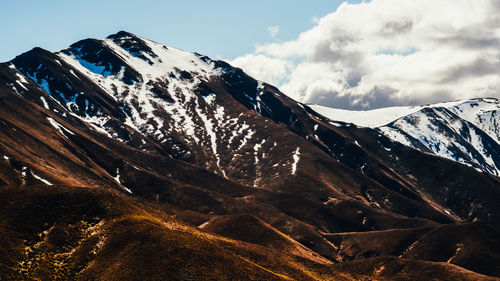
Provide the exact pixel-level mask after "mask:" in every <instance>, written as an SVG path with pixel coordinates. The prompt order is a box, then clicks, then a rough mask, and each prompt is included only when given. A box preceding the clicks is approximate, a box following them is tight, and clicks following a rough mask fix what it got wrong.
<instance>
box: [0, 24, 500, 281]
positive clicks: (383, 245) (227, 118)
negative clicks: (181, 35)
mask: <svg viewBox="0 0 500 281" xmlns="http://www.w3.org/2000/svg"><path fill="white" fill-rule="evenodd" d="M483 101H484V102H490V101H491V102H493V103H494V101H492V100H483ZM481 104H482V103H481ZM481 107H482V105H481ZM0 108H1V110H0V128H1V130H0V155H3V161H1V163H0V166H1V169H0V185H1V190H0V193H2V194H3V195H2V196H1V197H0V198H1V200H3V201H2V202H3V203H2V206H5V207H4V208H3V209H1V210H0V216H2V223H1V224H0V229H2V234H3V237H5V238H4V240H0V242H1V243H0V245H1V247H0V251H2V252H3V253H4V255H1V256H2V257H5V258H3V259H0V274H1V276H2V277H5V279H23V278H24V279H55V278H61V279H68V280H74V279H81V280H89V279H102V278H104V279H111V280H114V279H117V280H121V279H127V278H128V279H144V278H146V277H145V276H148V277H147V278H146V279H168V278H170V279H175V280H185V279H188V278H192V279H197V280H198V279H199V280H204V279H206V280H274V279H276V280H282V279H296V280H325V279H328V280H365V279H366V278H371V279H389V280H390V279H403V280H428V279H432V278H437V279H443V280H456V279H462V280H488V279H491V280H493V279H492V278H494V277H488V276H496V277H498V276H500V269H499V268H498V263H499V260H500V254H499V253H500V249H499V248H498V245H499V243H498V237H500V236H499V235H498V232H499V231H500V230H499V229H498V225H500V224H498V222H499V221H500V219H499V214H500V210H499V205H498V199H499V198H500V178H499V177H497V176H495V171H497V169H498V165H497V162H495V161H498V157H497V156H495V155H496V154H494V153H498V150H496V147H497V146H498V142H497V141H498V139H497V140H494V139H493V136H492V135H491V132H496V131H495V130H496V129H495V128H498V126H497V125H495V126H497V127H491V126H490V125H485V126H482V125H480V124H478V123H477V122H476V121H477V120H476V119H474V118H475V117H474V118H473V117H470V116H473V114H476V115H478V114H479V113H478V112H479V111H477V112H476V113H470V114H469V113H463V114H464V115H460V114H459V111H460V110H462V111H463V112H466V109H467V110H469V108H468V107H467V106H464V107H463V108H461V109H460V108H458V109H456V111H452V109H446V108H444V109H441V108H443V107H426V108H421V109H419V110H415V111H412V112H411V114H413V116H414V117H412V115H410V113H408V114H403V115H401V116H398V117H397V118H394V119H393V120H389V122H388V123H387V124H381V125H384V126H381V127H380V128H370V127H358V126H356V125H353V124H351V122H353V121H350V120H346V119H344V120H341V121H339V120H336V118H335V117H332V116H331V115H329V114H327V113H325V112H323V111H321V110H320V108H318V107H315V106H308V105H305V104H302V103H299V102H296V101H294V100H293V99H291V98H289V97H287V96H286V95H285V94H284V93H282V92H280V91H279V90H278V89H277V88H275V87H273V86H272V85H269V84H267V83H264V82H261V81H257V80H255V79H253V78H252V77H250V76H248V75H247V74H245V73H244V72H243V71H242V70H241V69H238V68H235V67H232V66H231V65H229V64H228V63H226V62H223V61H216V60H212V59H210V58H208V57H206V56H203V55H200V54H197V53H189V52H184V51H181V50H179V49H175V48H172V47H168V46H163V45H161V44H158V43H155V42H153V41H150V40H147V39H143V38H140V37H138V36H135V35H133V34H130V33H127V32H124V31H121V32H118V33H116V34H113V35H110V36H108V37H107V38H105V39H102V40H97V39H85V40H82V41H79V42H76V43H74V44H73V45H71V46H70V47H69V48H67V49H65V50H62V51H60V52H56V53H51V52H49V51H46V50H43V49H40V48H35V49H33V50H31V51H29V52H27V53H24V54H22V55H20V56H18V57H16V58H15V59H13V60H12V61H10V62H7V63H3V64H0ZM474 108H475V107H474ZM412 110H413V109H412ZM318 112H319V113H318ZM481 112H482V111H481ZM320 113H321V114H324V115H321V114H320ZM415 114H420V115H418V116H416V117H415ZM485 114H486V113H485ZM424 116H425V117H424ZM460 116H462V117H460ZM463 116H468V117H467V118H469V117H470V118H473V119H470V118H469V119H467V118H466V117H463ZM482 116H483V115H482ZM492 116H493V117H492V118H493V119H494V118H495V116H496V115H492ZM431 117H432V118H434V119H430V118H431ZM445 117H446V118H445ZM481 118H486V117H485V116H483V117H481ZM426 120H428V121H429V124H431V125H435V126H436V127H431V126H430V125H427V124H426V123H425V124H424V123H423V122H424V121H426ZM475 120H476V121H475ZM481 120H482V119H481ZM438 121H439V122H438ZM458 122H462V123H460V124H459V123H458ZM475 122H476V123H475ZM457 124H458V125H457ZM481 124H483V125H484V124H486V123H481ZM488 124H490V123H488ZM491 124H493V123H491ZM494 124H498V122H497V123H494ZM375 127H379V126H375ZM426 128H428V130H434V131H433V132H442V131H444V130H445V131H446V132H448V131H449V134H448V133H446V134H444V133H443V134H437V135H438V136H439V138H436V139H432V142H431V141H430V139H429V138H430V136H435V135H436V134H434V133H432V134H428V131H424V129H426ZM465 128H468V130H465ZM476 129H477V130H476ZM479 129H480V130H481V131H478V130H479ZM426 130H427V129H426ZM488 130H489V131H488ZM481 132H483V133H481ZM466 134H469V136H470V138H469V139H467V137H466ZM421 135H424V136H425V137H427V139H428V140H429V141H428V142H427V143H428V144H429V145H428V146H426V145H425V143H423V142H418V140H422V139H423V137H421ZM402 136H404V137H406V138H407V140H408V142H405V141H401V138H402ZM476 136H480V137H481V138H480V139H479V138H476ZM497 136H498V135H497ZM459 137H460V138H461V140H464V139H467V140H468V142H467V145H466V144H462V142H460V141H461V140H458V139H459ZM473 137H474V138H473ZM444 141H449V142H450V143H452V142H453V145H455V147H458V148H459V149H460V147H459V146H458V144H460V145H462V146H464V147H466V148H467V151H462V150H460V151H461V152H463V153H462V154H460V155H459V154H454V155H456V156H455V158H456V159H455V160H459V159H458V157H462V158H463V159H466V160H467V161H469V162H470V163H471V165H473V167H469V166H467V165H463V164H461V163H458V162H457V161H454V160H450V159H447V158H445V157H439V156H438V155H441V154H440V153H437V152H436V150H435V149H434V148H435V147H436V146H437V147H440V146H439V144H438V143H439V142H443V144H446V145H445V146H444V148H446V149H447V151H455V150H453V149H454V148H453V146H452V145H451V144H450V145H447V144H448V142H447V143H444ZM478 142H480V143H482V146H478V145H477V143H478ZM488 144H489V145H490V146H488ZM495 145H497V146H495ZM444 148H443V149H444ZM473 149H474V150H475V152H473ZM488 149H489V150H488ZM438 152H441V150H439V151H438ZM468 152H470V153H469V154H467V153H468ZM443 153H445V154H446V152H443ZM436 154H438V155H436ZM465 156H469V158H465ZM488 157H489V158H488ZM495 157H496V158H495ZM448 158H450V157H448ZM452 158H453V157H452ZM475 160H477V161H476V162H474V161H475ZM467 161H465V163H469V162H467ZM462 162H464V161H462ZM475 168H478V169H480V171H478V170H477V169H475ZM483 170H487V171H488V172H490V173H484V172H483ZM402 268H403V269H402Z"/></svg>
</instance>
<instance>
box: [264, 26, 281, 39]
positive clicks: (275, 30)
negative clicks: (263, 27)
mask: <svg viewBox="0 0 500 281" xmlns="http://www.w3.org/2000/svg"><path fill="white" fill-rule="evenodd" d="M267 32H269V35H270V36H271V38H274V37H276V35H278V32H280V27H279V26H277V25H276V26H270V27H268V28H267Z"/></svg>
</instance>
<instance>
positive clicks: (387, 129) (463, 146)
mask: <svg viewBox="0 0 500 281" xmlns="http://www.w3.org/2000/svg"><path fill="white" fill-rule="evenodd" d="M311 107H312V108H313V109H314V110H316V111H317V112H319V113H321V114H323V115H325V116H326V117H328V118H330V119H332V120H340V121H346V120H350V122H353V123H355V124H357V125H359V126H366V127H371V128H378V129H379V130H380V131H382V132H383V133H384V134H385V135H387V136H388V137H390V138H391V139H393V140H395V141H398V142H401V143H403V144H405V145H408V146H410V147H413V148H416V149H419V150H421V151H424V152H429V153H434V154H436V155H439V156H441V157H445V158H448V159H452V160H455V161H458V162H461V163H464V164H467V165H471V166H473V167H475V168H478V169H480V170H484V171H486V172H488V173H491V174H493V175H496V176H498V175H500V154H499V151H500V101H499V100H497V99H494V98H484V99H473V100H465V101H456V102H448V103H441V104H433V105H426V106H419V107H390V108H382V109H375V110H369V111H348V110H338V109H330V108H326V107H323V106H319V105H311Z"/></svg>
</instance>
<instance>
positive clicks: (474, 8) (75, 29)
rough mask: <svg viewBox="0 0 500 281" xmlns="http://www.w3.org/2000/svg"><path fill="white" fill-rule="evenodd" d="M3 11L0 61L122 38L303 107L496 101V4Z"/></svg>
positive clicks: (23, 7) (220, 1)
mask: <svg viewBox="0 0 500 281" xmlns="http://www.w3.org/2000/svg"><path fill="white" fill-rule="evenodd" d="M207 3H208V4H207ZM0 10H1V11H2V17H0V24H1V25H0V26H2V28H0V38H2V44H0V61H8V60H10V59H12V58H14V57H15V56H16V55H18V54H20V53H23V52H25V51H28V50H30V49H32V48H33V47H35V46H39V47H42V48H45V49H48V50H50V51H58V50H61V49H64V48H65V47H67V46H69V45H70V44H72V43H74V42H76V41H78V40H81V39H84V38H89V37H91V38H104V37H106V36H107V35H110V34H112V33H115V32H117V31H119V30H126V31H129V32H132V33H134V34H136V35H138V36H141V37H144V38H147V39H151V40H153V41H156V42H159V43H162V44H165V45H168V46H173V47H177V48H181V49H183V50H186V51H196V52H198V53H202V54H205V55H208V56H210V57H212V58H214V59H224V60H226V61H228V62H230V63H231V64H233V65H235V66H238V67H241V68H242V69H243V70H244V71H246V72H247V73H249V74H250V75H252V76H254V77H255V78H257V79H259V80H263V81H265V82H269V83H271V84H274V85H276V86H278V87H279V88H280V89H281V90H282V91H283V92H284V93H285V94H287V95H289V96H291V97H292V98H294V99H296V100H298V101H301V102H305V103H317V104H322V105H326V106H331V107H337V108H346V109H372V108H379V107H386V106H394V105H419V104H427V103H433V102H442V101H449V100H457V99H465V98H473V97H486V96H490V97H500V76H499V75H500V71H499V70H500V44H499V42H500V1H498V0H439V1H436V0H418V1H415V0H371V1H361V0H359V1H348V2H345V3H343V1H336V0H315V1H303V0H267V1H260V0H257V1H226V0H214V1H195V0H184V1H152V0H142V1H129V0H122V1H115V0H107V1H102V0H101V1H94V0H90V1H68V0H65V1H63V0H51V1H33V0H20V1H0Z"/></svg>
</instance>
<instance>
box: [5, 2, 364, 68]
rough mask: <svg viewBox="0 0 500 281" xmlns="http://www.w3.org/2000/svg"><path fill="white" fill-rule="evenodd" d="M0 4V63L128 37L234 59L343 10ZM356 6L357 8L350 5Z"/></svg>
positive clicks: (269, 5)
mask: <svg viewBox="0 0 500 281" xmlns="http://www.w3.org/2000/svg"><path fill="white" fill-rule="evenodd" d="M313 2H314V4H309V3H308V2H306V1H303V0H271V1H269V0H268V1H262V0H257V1H229V0H213V1H199V0H196V1H195V0H183V1H168V0H167V1H159V0H158V1H152V0H141V1H130V0H121V1H116V0H105V1H103V0H101V1H96V0H86V1H70V0H50V1H39V0H19V1H0V11H2V16H1V17H0V26H1V27H2V28H0V38H2V44H0V61H2V62H3V61H8V60H10V59H12V58H13V57H15V56H16V55H18V54H20V53H22V52H25V51H28V50H30V49H32V48H33V47H36V46H38V47H42V48H45V49H48V50H50V51H57V50H60V49H63V48H65V47H67V46H68V45H70V44H71V43H74V42H76V41H78V40H81V39H83V38H88V37H91V38H103V37H106V36H108V35H110V34H113V33H116V32H117V31H120V30H126V31H129V32H131V33H134V34H136V35H138V36H141V37H144V38H148V39H151V40H153V41H156V42H159V43H162V44H165V45H168V46H172V47H177V48H180V49H183V50H188V51H196V52H198V53H203V54H205V55H208V56H210V57H214V58H215V57H219V58H224V59H232V58H235V57H237V56H239V55H243V54H246V53H248V52H251V51H253V49H254V47H255V44H258V43H260V44H263V43H269V42H279V41H280V40H290V39H293V38H294V37H296V36H297V35H298V34H299V33H300V32H302V31H304V30H306V29H308V28H311V27H313V25H314V23H313V22H312V21H311V19H312V18H315V17H322V16H324V15H326V14H328V13H330V12H332V11H335V9H336V8H337V7H338V6H339V5H340V4H341V3H342V1H340V0H339V1H337V0H315V1H313ZM351 2H353V3H356V2H357V3H359V2H360V1H351Z"/></svg>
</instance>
